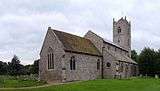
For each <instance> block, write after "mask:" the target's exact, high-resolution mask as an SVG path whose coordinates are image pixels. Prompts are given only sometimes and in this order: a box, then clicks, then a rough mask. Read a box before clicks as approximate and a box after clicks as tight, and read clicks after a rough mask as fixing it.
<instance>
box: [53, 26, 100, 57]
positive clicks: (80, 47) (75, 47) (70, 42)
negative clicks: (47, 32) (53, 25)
mask: <svg viewBox="0 0 160 91" xmlns="http://www.w3.org/2000/svg"><path fill="white" fill-rule="evenodd" d="M52 30H53V31H54V33H55V34H56V36H57V37H58V38H59V40H60V41H61V42H62V44H63V46H64V50H65V51H70V52H77V53H85V54H91V55H96V56H101V53H100V52H99V50H98V49H97V48H96V47H95V46H94V44H93V43H92V42H91V41H90V40H88V39H85V38H83V37H80V36H76V35H73V34H69V33H66V32H62V31H58V30H54V29H52Z"/></svg>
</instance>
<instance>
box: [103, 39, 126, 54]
mask: <svg viewBox="0 0 160 91" xmlns="http://www.w3.org/2000/svg"><path fill="white" fill-rule="evenodd" d="M103 42H104V43H108V44H110V45H113V46H115V47H118V48H120V49H122V50H124V51H127V52H128V50H127V49H125V48H123V47H121V46H119V45H118V44H116V43H114V42H112V41H110V40H107V39H103Z"/></svg>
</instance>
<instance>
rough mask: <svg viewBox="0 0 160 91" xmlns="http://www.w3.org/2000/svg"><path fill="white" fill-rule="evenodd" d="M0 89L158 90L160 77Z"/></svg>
mask: <svg viewBox="0 0 160 91" xmlns="http://www.w3.org/2000/svg"><path fill="white" fill-rule="evenodd" d="M0 91H160V79H138V78H137V79H130V80H107V79H106V80H93V81H84V82H75V83H70V84H64V85H55V86H48V87H41V88H32V89H29V88H27V89H10V90H0Z"/></svg>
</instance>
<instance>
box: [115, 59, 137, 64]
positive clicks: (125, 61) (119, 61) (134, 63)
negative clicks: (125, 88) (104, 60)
mask: <svg viewBox="0 0 160 91" xmlns="http://www.w3.org/2000/svg"><path fill="white" fill-rule="evenodd" d="M117 61H119V62H124V63H130V64H134V65H138V63H133V62H126V61H121V60H117Z"/></svg>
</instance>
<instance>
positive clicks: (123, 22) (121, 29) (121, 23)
mask: <svg viewBox="0 0 160 91" xmlns="http://www.w3.org/2000/svg"><path fill="white" fill-rule="evenodd" d="M113 42H114V43H115V44H118V45H119V46H121V47H123V48H124V49H126V50H128V56H129V57H131V23H130V22H128V21H127V19H126V17H125V18H123V17H122V18H121V19H119V20H118V21H115V20H114V19H113Z"/></svg>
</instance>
